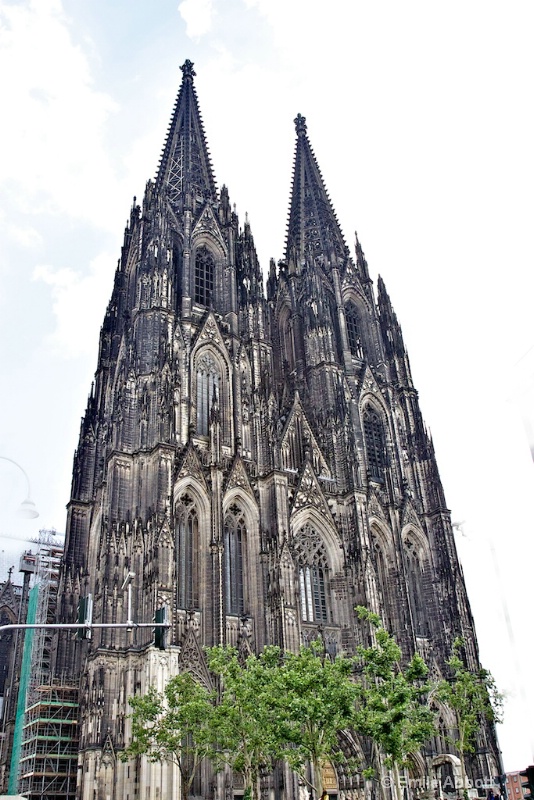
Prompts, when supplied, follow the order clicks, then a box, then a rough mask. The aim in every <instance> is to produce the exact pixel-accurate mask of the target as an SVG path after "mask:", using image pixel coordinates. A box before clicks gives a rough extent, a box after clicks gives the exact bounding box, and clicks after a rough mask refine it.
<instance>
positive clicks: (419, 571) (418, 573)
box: [404, 538, 428, 636]
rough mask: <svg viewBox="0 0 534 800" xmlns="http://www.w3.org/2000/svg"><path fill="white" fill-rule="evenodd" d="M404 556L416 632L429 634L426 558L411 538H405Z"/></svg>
mask: <svg viewBox="0 0 534 800" xmlns="http://www.w3.org/2000/svg"><path fill="white" fill-rule="evenodd" d="M404 557H405V563H406V572H407V575H406V578H407V584H408V598H409V601H410V609H411V612H412V622H413V627H414V633H415V635H416V636H427V635H428V627H427V623H426V613H425V600H424V593H423V580H424V559H423V558H422V556H421V554H420V553H419V552H418V548H417V546H416V544H415V542H414V541H413V540H412V539H411V538H407V539H405V540H404Z"/></svg>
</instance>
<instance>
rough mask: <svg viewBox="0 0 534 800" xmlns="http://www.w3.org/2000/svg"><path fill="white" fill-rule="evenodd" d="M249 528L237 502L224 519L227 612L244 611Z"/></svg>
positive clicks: (238, 613)
mask: <svg viewBox="0 0 534 800" xmlns="http://www.w3.org/2000/svg"><path fill="white" fill-rule="evenodd" d="M246 535H247V528H246V523H245V515H244V512H243V510H242V509H241V508H240V507H239V506H238V505H236V504H235V503H234V504H233V505H232V506H230V508H229V509H228V512H227V514H226V516H225V519H224V587H225V600H226V613H227V614H235V615H236V616H241V615H242V614H243V613H244V608H245V604H244V591H243V560H244V549H245V543H246Z"/></svg>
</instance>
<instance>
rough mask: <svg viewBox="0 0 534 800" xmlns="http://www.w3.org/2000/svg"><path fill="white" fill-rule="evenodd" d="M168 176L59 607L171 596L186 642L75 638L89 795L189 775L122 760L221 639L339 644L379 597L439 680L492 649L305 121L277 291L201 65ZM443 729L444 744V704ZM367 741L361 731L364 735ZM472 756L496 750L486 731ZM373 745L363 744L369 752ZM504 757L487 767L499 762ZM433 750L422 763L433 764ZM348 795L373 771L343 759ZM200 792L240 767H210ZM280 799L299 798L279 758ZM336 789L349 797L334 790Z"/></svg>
mask: <svg viewBox="0 0 534 800" xmlns="http://www.w3.org/2000/svg"><path fill="white" fill-rule="evenodd" d="M182 72H183V79H182V84H181V88H180V91H179V94H178V99H177V102H176V105H175V108H174V111H173V114H172V119H171V124H170V127H169V130H168V134H167V139H166V142H165V145H164V149H163V154H162V157H161V161H160V165H159V169H158V173H157V177H156V178H155V180H154V181H153V182H152V181H149V182H148V183H147V186H146V191H145V196H144V198H143V203H142V206H138V205H137V204H136V202H135V199H134V205H133V207H132V209H131V214H130V220H129V223H128V225H127V227H126V231H125V235H124V245H123V247H122V252H121V257H120V260H119V263H118V267H117V272H116V275H115V283H114V288H113V293H112V297H111V300H110V303H109V306H108V309H107V312H106V315H105V319H104V322H103V325H102V330H101V334H100V346H99V354H98V366H97V370H96V376H95V381H94V385H93V388H92V390H91V395H90V397H89V401H88V406H87V410H86V413H85V416H84V418H83V421H82V425H81V432H80V440H79V445H78V449H77V451H76V454H75V457H74V471H73V480H72V495H71V500H70V503H69V506H68V522H67V540H66V555H65V562H64V569H63V576H62V589H61V611H60V613H61V618H62V619H63V620H64V621H73V620H76V613H77V605H78V600H79V598H80V596H81V597H86V596H87V595H88V594H89V593H90V594H91V595H92V597H93V600H94V614H93V621H94V622H101V623H104V622H116V621H125V620H126V614H127V607H126V604H127V592H126V590H125V589H124V580H125V577H126V576H127V575H128V573H131V574H132V575H133V577H131V595H132V617H133V619H134V620H135V621H136V622H142V621H144V622H150V621H151V620H152V619H153V617H154V613H155V610H156V609H157V608H160V607H163V606H165V607H166V609H167V611H168V616H169V619H170V621H171V622H172V629H171V633H170V647H168V648H167V649H166V650H165V651H160V650H157V649H156V648H155V647H154V642H153V632H152V630H151V629H150V628H148V629H142V630H134V631H130V632H129V631H126V630H123V629H100V630H94V631H93V633H92V638H90V639H85V640H78V639H75V638H73V637H72V636H71V635H65V637H64V638H62V639H61V640H60V642H59V645H58V650H57V660H56V675H57V677H58V679H61V680H62V681H63V682H67V683H68V682H69V681H70V682H73V681H74V682H75V683H76V684H77V685H78V682H79V699H80V758H79V782H78V790H79V797H80V798H81V800H93V798H97V800H105V799H106V798H108V797H109V798H127V799H128V800H141V798H142V800H160V799H161V800H163V798H166V797H171V796H172V797H175V798H177V797H179V780H178V774H177V773H176V772H175V771H173V768H172V767H171V766H168V765H163V766H161V765H159V764H151V763H149V762H146V761H143V760H142V759H138V760H137V761H135V760H133V761H132V762H130V763H122V762H121V761H120V760H119V758H118V753H119V751H120V750H121V748H123V746H124V744H125V742H126V741H127V738H128V731H129V727H128V726H129V721H128V719H127V715H128V713H129V711H128V698H129V697H130V696H131V695H133V694H135V693H136V692H142V691H144V690H145V689H146V687H147V685H148V684H149V683H155V684H156V685H157V686H158V687H159V688H162V687H163V685H164V682H165V680H166V679H167V678H168V677H169V676H170V675H172V674H174V673H176V672H177V671H179V670H191V671H193V672H194V673H195V674H196V675H197V676H198V678H199V680H209V677H208V675H207V671H206V666H205V661H204V656H203V651H202V647H203V646H205V645H214V644H218V643H229V644H236V645H238V644H239V645H242V644H243V643H246V646H247V647H250V648H252V650H256V651H257V650H260V649H261V648H262V647H263V646H264V645H265V644H268V643H274V644H278V645H280V646H282V647H283V648H286V649H289V650H296V649H298V647H299V646H300V645H301V644H302V643H306V642H309V641H310V640H313V639H315V638H317V636H319V635H320V636H321V637H322V638H323V641H324V644H325V648H326V650H327V652H328V653H330V654H331V655H334V654H335V653H338V652H342V651H343V652H345V653H348V654H351V653H353V652H354V648H355V647H356V646H357V644H358V643H361V642H363V641H366V639H365V638H364V637H366V636H367V632H366V631H364V630H363V629H362V627H361V623H359V621H358V619H357V616H356V614H355V612H354V607H355V606H356V605H358V604H360V605H365V606H368V607H370V608H371V609H373V610H374V611H376V612H378V613H379V614H380V615H381V617H382V618H383V619H384V621H385V624H386V625H387V626H388V628H389V629H390V631H391V632H392V633H393V634H394V635H395V636H396V637H397V640H398V642H399V644H400V645H401V646H402V648H403V652H404V653H405V654H406V655H410V654H411V653H413V652H414V651H415V650H417V651H419V652H420V653H421V654H422V655H423V656H424V657H425V658H426V659H427V661H428V663H429V664H430V665H431V668H432V670H433V672H434V674H436V675H438V674H440V672H441V671H442V668H443V665H444V661H445V659H446V658H447V657H448V655H449V653H450V650H451V645H452V642H453V639H454V638H455V637H456V636H463V637H464V639H465V641H466V653H467V658H468V660H469V663H470V664H471V665H472V666H475V665H476V664H478V653H477V644H476V639H475V633H474V628H473V620H472V617H471V613H470V609H469V604H468V600H467V597H466V591H465V586H464V582H463V578H462V574H461V571H460V567H459V563H458V558H457V553H456V549H455V544H454V540H453V534H452V528H451V521H450V515H449V511H448V510H447V507H446V503H445V499H444V495H443V490H442V486H441V482H440V478H439V473H438V469H437V466H436V460H435V456H434V449H433V445H432V441H431V439H430V438H429V436H428V434H427V431H426V429H425V426H424V423H423V420H422V417H421V412H420V410H419V403H418V397H417V392H416V390H415V388H414V385H413V382H412V376H411V373H410V365H409V361H408V355H407V352H406V348H405V346H404V342H403V337H402V333H401V328H400V325H399V323H398V321H397V318H396V316H395V312H394V311H393V308H392V305H391V302H390V299H389V296H388V294H387V291H386V288H385V286H384V283H383V281H382V280H381V279H380V278H379V279H378V292H377V294H376V295H375V290H374V287H373V282H372V281H371V279H370V277H369V272H368V267H367V263H366V260H365V257H364V253H363V250H362V247H361V245H360V243H359V241H358V239H356V246H355V257H353V256H352V255H351V254H350V252H349V248H348V247H347V245H346V243H345V239H344V237H343V234H342V232H341V230H340V227H339V224H338V222H337V219H336V215H335V213H334V209H333V206H332V203H331V201H330V199H329V197H328V194H327V192H326V189H325V186H324V183H323V179H322V177H321V172H320V170H319V167H318V164H317V161H316V158H315V155H314V153H313V150H312V148H311V145H310V141H309V138H308V133H307V128H306V121H305V119H304V117H302V116H300V115H299V116H298V117H297V119H296V120H295V123H296V147H295V161H294V174H293V182H292V187H291V198H290V213H289V224H288V233H287V242H286V252H285V258H284V260H283V261H280V262H279V264H278V266H276V265H275V263H274V262H271V264H270V268H269V275H268V280H267V291H266V294H265V292H264V282H263V276H262V272H261V270H260V266H259V263H258V259H257V256H256V252H255V248H254V240H253V236H252V233H251V229H250V226H249V224H248V222H245V224H244V226H243V227H241V226H240V224H239V220H238V217H237V215H236V214H235V213H234V212H233V211H232V208H231V205H230V201H229V197H228V190H227V189H226V187H225V186H223V187H222V189H221V190H220V191H218V189H217V186H216V183H215V177H214V173H213V170H212V165H211V162H210V158H209V155H208V149H207V144H206V138H205V134H204V128H203V124H202V121H201V117H200V114H199V109H198V103H197V96H196V92H195V88H194V83H193V79H194V75H195V73H194V71H193V65H192V64H191V62H189V61H186V62H185V64H184V66H183V67H182ZM442 717H443V718H442V720H441V723H440V724H441V726H442V727H441V728H440V730H437V731H436V737H435V741H434V743H433V745H432V748H433V753H434V755H435V756H439V755H440V754H447V753H448V752H449V751H450V747H451V746H450V745H449V744H448V743H447V741H446V738H445V737H446V733H447V729H448V728H450V727H451V725H452V724H453V723H452V720H451V719H449V718H447V715H446V713H445V712H443V715H442ZM353 746H354V748H355V749H356V750H358V748H363V751H365V743H358V742H353ZM480 752H481V753H485V755H483V756H479V757H478V760H477V759H474V761H473V765H472V769H473V770H474V772H475V773H477V774H484V775H487V774H490V775H493V774H494V772H492V771H489V772H488V770H491V769H494V766H493V765H494V764H495V763H496V759H497V751H496V743H495V739H494V737H493V734H492V733H491V731H489V730H481V732H480ZM364 755H365V752H364ZM486 761H487V762H488V763H486ZM427 769H428V757H427V761H425V759H424V758H423V756H422V755H421V754H414V759H413V771H414V774H418V773H421V775H422V776H425V775H426V774H427ZM336 782H337V787H338V788H337V790H336V791H339V792H341V791H344V792H345V794H346V795H348V793H349V792H350V791H351V790H353V789H354V788H355V787H356V785H357V784H356V782H355V778H354V776H351V775H338V776H336V778H335V781H334V783H336ZM197 783H198V786H197V789H196V792H197V794H198V795H200V796H202V797H204V798H213V797H218V798H222V797H232V796H234V795H235V796H240V794H242V791H241V790H240V786H241V784H240V777H239V776H231V775H223V776H222V777H221V776H219V777H214V776H212V775H210V773H209V769H208V768H207V767H206V769H204V770H203V773H202V775H201V776H199V780H198V782H197ZM264 791H265V792H266V795H265V796H269V797H271V798H273V800H278V799H279V798H282V797H283V798H293V797H294V796H295V791H296V787H295V785H294V779H293V778H292V776H291V775H288V774H286V773H285V772H283V771H282V770H281V771H280V774H276V775H275V776H274V777H273V776H269V777H267V778H266V779H265V786H264ZM334 793H335V792H334Z"/></svg>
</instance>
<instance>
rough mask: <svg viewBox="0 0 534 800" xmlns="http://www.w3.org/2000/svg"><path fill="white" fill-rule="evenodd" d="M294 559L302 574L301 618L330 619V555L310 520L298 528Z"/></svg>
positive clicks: (304, 620)
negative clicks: (328, 582) (328, 607)
mask: <svg viewBox="0 0 534 800" xmlns="http://www.w3.org/2000/svg"><path fill="white" fill-rule="evenodd" d="M295 559H296V562H297V566H298V574H299V597H300V609H301V614H302V621H303V622H327V620H328V610H327V602H326V590H327V577H328V559H327V556H326V549H325V546H324V542H323V540H322V538H321V536H320V535H319V533H318V532H317V531H316V530H315V528H313V527H312V526H311V525H310V524H309V523H307V524H306V525H304V526H303V527H302V528H301V529H300V531H299V532H298V535H297V538H296V541H295Z"/></svg>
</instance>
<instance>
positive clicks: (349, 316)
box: [345, 303, 363, 358]
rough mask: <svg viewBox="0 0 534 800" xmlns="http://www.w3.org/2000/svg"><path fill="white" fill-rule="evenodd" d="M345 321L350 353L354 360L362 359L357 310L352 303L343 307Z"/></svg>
mask: <svg viewBox="0 0 534 800" xmlns="http://www.w3.org/2000/svg"><path fill="white" fill-rule="evenodd" d="M345 320H346V322H347V337H348V340H349V348H350V352H351V353H352V355H353V356H356V358H363V349H362V341H361V337H360V321H359V317H358V310H357V309H356V306H355V305H354V303H347V305H346V306H345Z"/></svg>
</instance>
